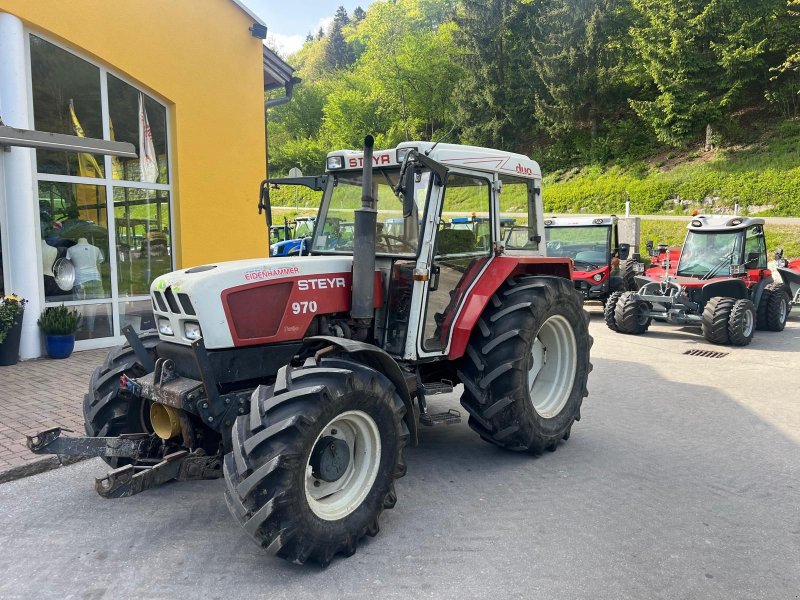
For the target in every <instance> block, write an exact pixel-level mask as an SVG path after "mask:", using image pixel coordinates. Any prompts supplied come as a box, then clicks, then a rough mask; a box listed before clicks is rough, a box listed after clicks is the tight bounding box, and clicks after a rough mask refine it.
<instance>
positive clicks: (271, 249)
mask: <svg viewBox="0 0 800 600" xmlns="http://www.w3.org/2000/svg"><path fill="white" fill-rule="evenodd" d="M269 253H270V254H277V253H278V244H272V246H270V247H269Z"/></svg>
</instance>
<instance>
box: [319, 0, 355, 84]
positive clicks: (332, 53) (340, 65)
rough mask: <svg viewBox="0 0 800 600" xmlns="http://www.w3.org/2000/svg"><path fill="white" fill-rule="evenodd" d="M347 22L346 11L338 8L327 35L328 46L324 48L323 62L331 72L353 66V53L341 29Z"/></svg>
mask: <svg viewBox="0 0 800 600" xmlns="http://www.w3.org/2000/svg"><path fill="white" fill-rule="evenodd" d="M348 22H349V18H348V17H347V11H345V10H344V8H343V7H341V6H340V7H339V10H337V11H336V16H335V17H334V19H333V23H332V24H331V28H330V31H329V33H328V44H327V46H326V47H325V62H326V64H327V67H328V68H329V69H331V70H336V69H346V68H347V67H349V66H350V65H351V64H353V60H354V59H353V52H352V50H351V49H350V46H349V45H348V44H347V40H345V39H344V33H343V32H342V29H343V27H344V26H345V25H346V24H347V23H348Z"/></svg>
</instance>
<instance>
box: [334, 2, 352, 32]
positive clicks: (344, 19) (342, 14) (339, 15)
mask: <svg viewBox="0 0 800 600" xmlns="http://www.w3.org/2000/svg"><path fill="white" fill-rule="evenodd" d="M333 20H334V22H336V23H339V24H340V25H341V26H342V27H344V26H345V25H348V24H349V23H350V17H349V16H348V15H347V10H346V9H345V7H344V6H340V7H339V8H337V9H336V13H335V14H334V15H333Z"/></svg>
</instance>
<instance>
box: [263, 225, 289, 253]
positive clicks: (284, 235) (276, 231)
mask: <svg viewBox="0 0 800 600" xmlns="http://www.w3.org/2000/svg"><path fill="white" fill-rule="evenodd" d="M292 238H294V222H291V223H290V222H289V220H288V219H287V218H286V217H284V218H283V225H273V226H272V227H270V228H269V243H270V253H271V252H272V250H273V248H272V245H274V244H277V243H278V242H285V241H286V240H291V239H292Z"/></svg>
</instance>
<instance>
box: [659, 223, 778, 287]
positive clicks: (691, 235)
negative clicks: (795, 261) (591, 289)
mask: <svg viewBox="0 0 800 600" xmlns="http://www.w3.org/2000/svg"><path fill="white" fill-rule="evenodd" d="M687 229H688V231H687V233H686V239H685V240H684V243H683V246H682V248H680V249H679V250H677V249H666V250H665V251H660V250H659V251H658V261H657V262H658V263H659V264H658V266H656V267H652V268H650V269H648V271H647V273H646V275H647V276H648V277H651V278H659V277H663V276H664V275H667V276H669V277H670V278H674V279H675V280H676V281H678V282H679V283H680V284H681V285H683V286H685V287H701V286H702V285H704V284H705V283H707V282H708V281H711V280H714V279H720V278H729V277H742V278H744V280H745V281H746V285H747V286H748V287H749V286H750V285H751V284H752V283H757V282H758V281H760V280H761V279H763V278H765V277H767V276H769V275H770V271H769V270H768V269H767V246H766V242H765V239H764V220H763V219H756V218H747V217H730V216H704V215H699V216H695V217H693V218H692V220H691V222H690V223H689V225H688V226H687ZM651 246H652V245H651ZM676 258H677V260H676Z"/></svg>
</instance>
